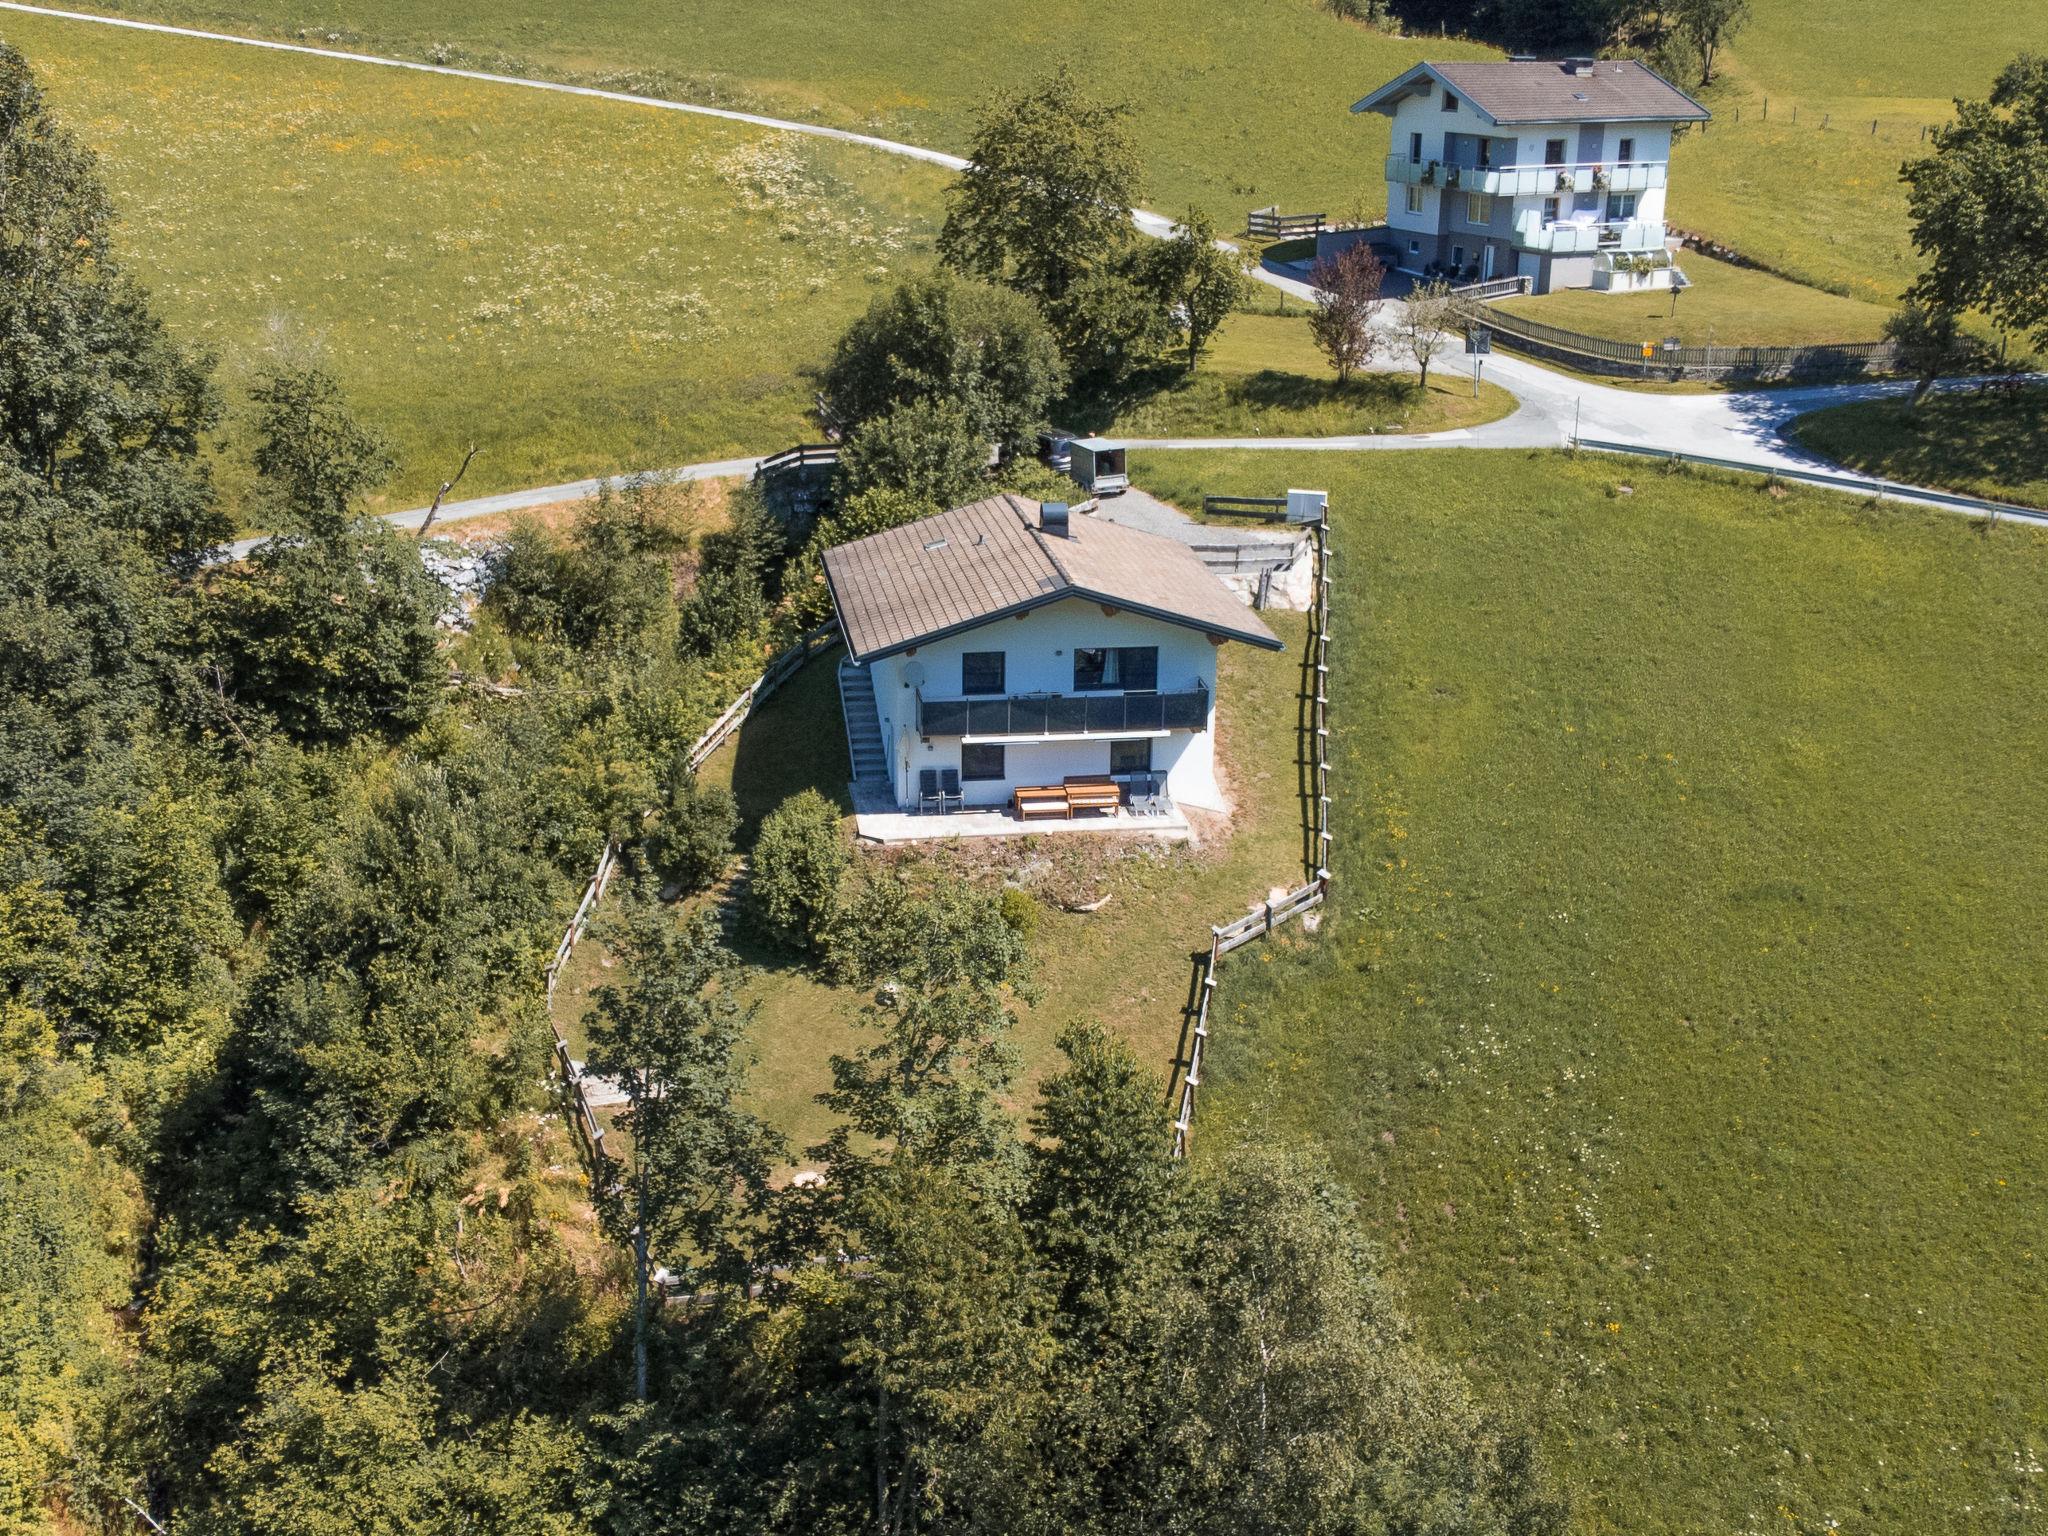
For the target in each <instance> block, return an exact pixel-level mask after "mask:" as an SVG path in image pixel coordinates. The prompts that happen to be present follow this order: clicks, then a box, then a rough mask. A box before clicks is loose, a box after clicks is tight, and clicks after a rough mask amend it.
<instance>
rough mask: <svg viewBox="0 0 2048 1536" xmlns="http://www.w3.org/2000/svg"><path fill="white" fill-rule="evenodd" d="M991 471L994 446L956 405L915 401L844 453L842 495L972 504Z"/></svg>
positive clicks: (865, 430)
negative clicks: (894, 494) (888, 494)
mask: <svg viewBox="0 0 2048 1536" xmlns="http://www.w3.org/2000/svg"><path fill="white" fill-rule="evenodd" d="M987 469H988V443H987V441H986V440H984V439H983V438H982V437H980V436H979V435H978V434H977V433H976V432H975V430H974V425H973V423H972V422H971V421H970V420H969V419H968V415H967V411H966V409H965V408H964V407H963V406H961V405H959V404H958V403H957V402H955V401H952V400H913V401H911V402H910V403H908V404H906V405H899V406H897V407H896V408H895V409H893V410H892V411H890V412H889V413H888V414H887V415H886V416H878V417H876V418H875V419H874V420H873V421H871V422H868V423H867V424H866V425H865V426H863V427H861V428H860V429H859V430H858V431H857V432H855V433H854V434H853V435H852V436H851V437H850V438H848V439H847V441H846V446H845V447H844V448H843V449H841V450H840V454H839V494H840V496H841V497H842V498H843V499H846V500H851V499H853V498H855V497H858V496H859V495H861V493H862V492H865V491H875V490H892V491H902V492H905V493H906V494H908V495H910V496H912V497H915V498H916V499H917V500H919V501H924V502H930V503H932V504H933V505H935V506H941V507H950V506H954V505H956V504H957V503H959V502H962V501H966V500H968V499H969V497H970V496H971V495H972V494H973V491H974V488H975V486H976V485H978V484H979V483H980V482H981V480H982V479H983V478H984V476H985V474H986V471H987Z"/></svg>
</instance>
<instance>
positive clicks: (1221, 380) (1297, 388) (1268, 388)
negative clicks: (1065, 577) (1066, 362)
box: [1060, 313, 1515, 437]
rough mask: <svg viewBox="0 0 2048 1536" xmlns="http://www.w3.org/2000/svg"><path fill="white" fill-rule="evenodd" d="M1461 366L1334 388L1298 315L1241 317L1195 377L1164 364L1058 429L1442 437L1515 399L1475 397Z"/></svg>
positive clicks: (1359, 379)
mask: <svg viewBox="0 0 2048 1536" xmlns="http://www.w3.org/2000/svg"><path fill="white" fill-rule="evenodd" d="M1461 363H1462V359H1457V358H1454V359H1452V360H1451V366H1450V367H1448V368H1446V367H1444V366H1443V360H1442V359H1439V360H1438V367H1437V368H1436V369H1435V370H1433V371H1432V374H1431V377H1430V381H1429V388H1428V389H1427V390H1423V389H1419V388H1418V387H1417V386H1416V382H1415V374H1414V372H1413V371H1412V370H1409V371H1404V372H1401V373H1364V374H1354V375H1353V376H1352V377H1351V379H1350V380H1349V381H1348V382H1347V383H1346V384H1345V385H1344V386H1343V387H1342V388H1339V387H1338V384H1337V378H1336V375H1335V374H1334V373H1332V372H1331V371H1330V366H1329V364H1328V363H1327V362H1325V361H1324V360H1323V357H1322V354H1321V353H1319V352H1317V351H1316V349H1315V344H1314V343H1313V342H1312V341H1311V340H1310V339H1309V334H1308V321H1307V320H1306V319H1305V318H1303V317H1302V316H1300V315H1286V314H1260V313H1242V314H1236V315H1233V316H1231V317H1230V319H1229V320H1227V321H1226V322H1224V325H1223V328H1222V329H1221V330H1220V331H1219V332H1218V333H1217V336H1216V340H1215V342H1214V343H1213V344H1212V345H1211V347H1210V350H1209V352H1208V354H1207V355H1206V356H1204V357H1203V359H1202V362H1201V366H1200V367H1199V368H1197V369H1196V370H1195V372H1193V373H1192V374H1190V373H1188V372H1186V371H1185V370H1184V369H1183V368H1181V367H1180V366H1179V365H1177V364H1169V365H1167V366H1165V367H1162V368H1159V369H1157V370H1155V371H1153V372H1151V373H1148V374H1146V375H1144V376H1142V377H1140V378H1138V379H1135V380H1133V381H1132V382H1131V384H1130V386H1129V387H1127V388H1126V389H1124V390H1123V391H1122V392H1121V393H1120V394H1119V395H1118V396H1116V397H1115V398H1108V399H1103V398H1096V399H1088V400H1083V401H1079V402H1076V405H1075V407H1074V409H1072V410H1069V411H1067V412H1066V413H1065V414H1063V415H1062V416H1061V418H1060V419H1061V421H1062V424H1064V425H1067V426H1072V427H1076V428H1090V429H1093V430H1096V431H1100V432H1108V433H1110V434H1112V435H1115V436H1121V437H1193V436H1208V437H1290V436H1291V437H1330V436H1337V435H1342V434H1348V433H1356V432H1441V431H1445V430H1447V429H1449V428H1452V427H1469V426H1476V425H1478V424H1479V423H1480V422H1485V421H1494V420H1497V419H1498V418H1500V417H1502V416H1505V415H1507V414H1508V413H1509V412H1510V411H1512V410H1513V409H1514V408H1515V399H1514V396H1512V395H1510V394H1509V393H1508V392H1507V391H1506V390H1504V389H1502V388H1500V387H1499V386H1498V385H1494V384H1485V383H1482V384H1481V385H1480V388H1479V393H1478V395H1477V396H1476V397H1475V396H1474V394H1473V392H1472V381H1471V377H1470V376H1469V375H1468V374H1461V373H1460V372H1459V371H1458V369H1459V367H1460V365H1461Z"/></svg>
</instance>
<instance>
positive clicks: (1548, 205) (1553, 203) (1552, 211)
mask: <svg viewBox="0 0 2048 1536" xmlns="http://www.w3.org/2000/svg"><path fill="white" fill-rule="evenodd" d="M1543 222H1544V223H1546V224H1555V223H1556V222H1557V199H1556V198H1554V197H1546V198H1545V199H1543Z"/></svg>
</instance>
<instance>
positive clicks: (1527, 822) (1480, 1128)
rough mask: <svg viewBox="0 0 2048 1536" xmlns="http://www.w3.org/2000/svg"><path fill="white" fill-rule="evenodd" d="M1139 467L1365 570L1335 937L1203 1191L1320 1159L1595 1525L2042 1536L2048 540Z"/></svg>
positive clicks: (1249, 1039) (1671, 495)
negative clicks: (1264, 1156) (1294, 490)
mask: <svg viewBox="0 0 2048 1536" xmlns="http://www.w3.org/2000/svg"><path fill="white" fill-rule="evenodd" d="M1137 473H1138V474H1139V475H1141V476H1142V477H1144V479H1145V480H1146V482H1147V483H1148V484H1151V485H1154V486H1157V487H1158V488H1160V489H1161V490H1162V492H1165V493H1169V494H1171V493H1174V492H1175V491H1178V492H1179V493H1180V494H1183V495H1185V494H1191V493H1192V492H1193V491H1194V490H1196V489H1197V488H1199V487H1202V486H1212V485H1215V484H1217V483H1220V482H1223V481H1233V480H1242V479H1257V480H1260V481H1270V482H1271V483H1275V484H1279V483H1285V482H1290V481H1292V482H1295V483H1302V484H1314V485H1328V486H1329V488H1330V490H1331V505H1332V508H1333V510H1334V513H1335V516H1336V519H1337V526H1336V548H1337V551H1338V557H1339V561H1340V564H1339V570H1340V572H1341V574H1342V580H1341V581H1340V583H1339V585H1338V588H1337V599H1338V607H1337V612H1336V614H1335V617H1334V631H1335V633H1336V635H1337V636H1338V647H1339V649H1338V654H1337V658H1336V659H1337V663H1338V666H1337V681H1336V690H1335V692H1336V702H1335V708H1334V711H1333V714H1334V724H1335V727H1336V732H1337V735H1336V742H1335V752H1334V761H1335V765H1336V782H1337V786H1338V790H1339V792H1340V797H1339V800H1338V805H1337V832H1338V835H1339V841H1338V843H1337V866H1336V874H1337V884H1336V890H1337V893H1338V896H1337V902H1336V906H1335V909H1334V915H1333V917H1332V919H1331V922H1330V925H1329V926H1328V927H1327V928H1326V929H1325V930H1324V932H1323V934H1322V935H1321V936H1319V937H1318V938H1317V939H1316V940H1315V941H1314V942H1313V943H1312V944H1310V945H1306V946H1300V947H1289V948H1287V949H1283V950H1278V951H1273V952H1270V960H1268V958H1267V955H1266V954H1264V953H1262V954H1261V956H1260V958H1259V960H1257V961H1254V962H1252V963H1249V964H1245V965H1239V966H1235V967H1233V968H1231V969H1230V970H1228V971H1227V972H1226V975H1225V986H1224V991H1223V993H1222V998H1221V1010H1220V1013H1219V1017H1218V1024H1217V1033H1216V1036H1215V1041H1214V1050H1213V1052H1212V1056H1211V1060H1212V1062H1213V1064H1214V1065H1213V1066H1212V1068H1211V1070H1212V1072H1213V1073H1214V1074H1215V1077H1214V1091H1213V1093H1212V1096H1211V1097H1210V1098H1209V1100H1208V1101H1207V1104H1206V1106H1205V1111H1204V1122H1203V1126H1202V1129H1201V1133H1200V1136H1199V1137H1198V1148H1199V1147H1204V1146H1206V1147H1208V1148H1210V1149H1212V1150H1213V1149H1214V1148H1216V1147H1218V1146H1220V1145H1224V1144H1226V1143H1227V1140H1228V1137H1229V1135H1230V1134H1231V1133H1232V1132H1236V1133H1238V1134H1248V1135H1257V1136H1261V1137H1275V1136H1304V1137H1310V1138H1314V1139H1317V1140H1319V1141H1321V1142H1323V1143H1325V1144H1326V1145H1327V1146H1328V1147H1329V1148H1330V1149H1331V1151H1332V1153H1333V1154H1334V1155H1335V1157H1336V1158H1337V1159H1338V1161H1339V1164H1340V1167H1341V1168H1342V1170H1343V1172H1344V1173H1345V1174H1346V1176H1347V1177H1348V1178H1349V1180H1350V1181H1351V1183H1352V1184H1353V1185H1354V1186H1355V1188H1356V1189H1357V1190H1358V1192H1359V1195H1360V1197H1361V1199H1362V1200H1363V1202H1364V1204H1365V1209H1366V1212H1367V1214H1368V1216H1369V1218H1370V1220H1371V1221H1372V1223H1373V1225H1374V1227H1375V1228H1376V1229H1377V1231H1378V1233H1379V1235H1380V1239H1381V1241H1382V1243H1383V1244H1384V1246H1385V1253H1386V1259H1387V1263H1388V1265H1389V1266H1390V1268H1391V1271H1392V1273H1393V1275H1394V1277H1395V1279H1396V1280H1397V1281H1399V1282H1400V1283H1401V1284H1402V1285H1403V1286H1404V1288H1405V1290H1406V1293H1407V1296H1408V1304H1409V1307H1410V1310H1411V1311H1412V1312H1413V1313H1415V1314H1416V1315H1418V1316H1419V1317H1420V1318H1421V1319H1422V1321H1423V1324H1424V1327H1425V1331H1426V1333H1427V1334H1428V1335H1429V1337H1430V1342H1431V1343H1432V1345H1433V1346H1434V1347H1435V1348H1437V1349H1439V1350H1440V1351H1443V1352H1445V1353H1448V1354H1451V1355H1454V1356H1456V1357H1459V1358H1462V1359H1465V1360H1466V1361H1468V1363H1469V1369H1470V1370H1471V1372H1472V1374H1473V1375H1474V1377H1475V1379H1476V1380H1477V1381H1478V1382H1479V1384H1480V1385H1481V1388H1482V1390H1483V1393H1484V1394H1485V1395H1486V1396H1487V1397H1488V1398H1489V1399H1491V1400H1493V1401H1497V1402H1501V1403H1503V1404H1507V1405H1512V1406H1513V1407H1514V1408H1515V1409H1517V1410H1518V1411H1522V1412H1526V1413H1528V1414H1530V1415H1532V1416H1534V1417H1536V1418H1537V1419H1538V1420H1540V1422H1541V1424H1542V1426H1543V1433H1544V1438H1545V1440H1546V1442H1547V1444H1548V1447H1549V1450H1550V1452H1551V1462H1552V1465H1553V1466H1555V1467H1557V1468H1558V1469H1559V1470H1560V1472H1561V1473H1562V1474H1563V1476H1564V1477H1565V1479H1566V1480H1567V1482H1568V1483H1569V1484H1570V1485H1571V1486H1572V1488H1573V1491H1574V1493H1575V1495H1576V1498H1577V1502H1578V1516H1577V1520H1576V1528H1577V1529H1578V1530H1580V1531H1583V1532H1602V1533H1605V1532H1621V1531H1628V1532H1639V1533H1662V1532H1670V1533H1674V1536H1676V1533H1680V1532H1683V1533H1687V1536H1692V1533H1696V1532H1700V1531H1729V1530H1749V1529H1762V1528H1765V1527H1769V1528H1773V1529H1777V1530H1784V1531H1802V1532H1815V1531H1820V1530H1823V1529H1835V1528H1836V1526H1835V1522H1839V1529H1841V1530H1842V1531H1845V1532H1865V1531H1867V1532H1879V1531H1903V1530H1932V1529H1937V1528H1940V1529H1982V1530H1996V1529H2001V1528H2003V1527H2002V1526H2001V1525H2000V1523H1999V1522H2000V1521H2001V1520H2002V1519H2003V1518H2004V1516H2005V1514H2006V1513H2008V1512H2010V1510H2011V1508H2012V1505H2011V1502H2010V1501H2012V1500H2013V1499H2014V1498H2015V1497H2019V1496H2026V1497H2030V1498H2031V1499H2032V1500H2033V1501H2034V1503H2035V1504H2036V1505H2038V1502H2039V1500H2040V1496H2041V1488H2040V1482H2039V1479H2038V1477H2032V1476H2031V1475H2029V1474H2024V1473H2016V1471H2015V1460H2014V1458H2015V1453H2016V1452H2017V1453H2019V1454H2020V1456H2021V1463H2022V1464H2024V1462H2025V1458H2026V1457H2027V1456H2029V1455H2031V1456H2033V1457H2035V1458H2037V1459H2038V1457H2039V1456H2040V1453H2041V1451H2042V1449H2043V1447H2044V1442H2048V1398H2044V1397H2043V1396H2042V1394H2041V1393H2040V1392H2039V1391H2038V1383H2039V1382H2041V1381H2042V1380H2043V1379H2048V1354H2044V1341H2048V1249H2044V1247H2043V1244H2042V1234H2043V1233H2044V1232H2048V1179H2044V1175H2043V1169H2044V1168H2048V1132H2044V1129H2043V1127H2044V1126H2048V1025H2044V1023H2043V1020H2044V1017H2048V939H2044V936H2043V930H2042V928H2041V926H2040V925H2039V924H2038V923H2037V922H2035V921H2033V920H2032V917H2031V915H2030V914H2031V913H2032V911H2033V909H2034V907H2035V905H2036V895H2037V893H2038V891H2039V890H2040V889H2041V887H2042V884H2043V882H2044V880H2048V812H2044V810H2043V807H2044V806H2048V629H2044V628H2043V626H2042V624H2041V622H2040V619H2041V615H2042V613H2043V611H2044V609H2048V535H2043V534H2041V533H2039V532H2036V531H2033V530H2029V529H2025V528H2021V527H2018V526H2015V525H2005V526H2003V527H2000V528H1999V529H1997V530H1996V531H1995V532H1994V533H1992V534H1990V535H1989V536H1984V535H1982V534H1980V532H1979V530H1978V528H1977V527H1976V526H1974V525H1973V524H1972V523H1971V522H1970V521H1969V520H1966V519H1963V518H1958V517H1954V516H1951V515H1947V514H1942V513H1937V512H1924V511H1909V510H1903V509H1898V508H1890V507H1887V508H1884V509H1882V510H1873V509H1871V508H1869V507H1868V506H1866V505H1864V504H1862V503H1859V502H1856V501H1853V500H1850V499H1847V498H1832V497H1827V496H1824V495H1822V494H1820V493H1817V492H1814V493H1809V492H1804V491H1798V490H1794V491H1791V492H1784V491H1773V490H1771V489H1769V488H1766V487H1764V486H1763V485H1761V484H1760V483H1759V482H1756V481H1753V480H1750V481H1733V480H1731V481H1725V482H1724V481H1722V480H1719V479H1713V478H1706V477H1697V476H1682V475H1681V476H1667V475H1662V474H1658V473H1656V472H1654V471H1652V470H1650V469H1648V468H1647V467H1645V466H1640V465H1637V466H1630V465H1619V464H1614V463H1607V462H1594V461H1591V460H1586V461H1580V462H1573V461H1571V460H1568V459H1565V458H1563V457H1559V456H1554V455H1519V454H1518V455H1514V456H1512V457H1509V456H1495V455H1484V456H1482V455H1466V454H1456V455H1453V454H1439V455H1398V456H1380V455H1371V456H1359V457H1357V458H1354V459H1347V460H1344V461H1342V462H1338V461H1333V460H1330V459H1328V458H1326V457H1320V456H1317V457H1313V458H1311V457H1308V456H1303V457H1299V458H1291V457H1289V456H1286V455H1275V454H1263V455H1259V456H1257V457H1255V458H1254V457H1252V456H1250V455H1245V456H1232V457H1229V458H1219V457H1218V456H1216V455H1212V454H1203V455H1199V456H1197V455H1185V456H1174V455H1144V456H1142V462H1141V463H1140V464H1138V465H1137ZM1390 506H1393V507H1398V509H1399V511H1398V513H1388V512H1386V511H1384V510H1382V509H1385V508H1388V507H1390ZM1347 637H1348V638H1347ZM2022 1523H2023V1522H2022Z"/></svg>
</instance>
